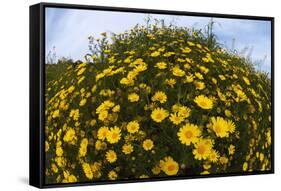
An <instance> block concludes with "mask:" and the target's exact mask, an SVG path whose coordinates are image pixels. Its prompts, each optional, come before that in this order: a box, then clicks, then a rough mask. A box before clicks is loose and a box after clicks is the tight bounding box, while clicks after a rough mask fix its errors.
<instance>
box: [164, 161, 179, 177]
mask: <svg viewBox="0 0 281 191" xmlns="http://www.w3.org/2000/svg"><path fill="white" fill-rule="evenodd" d="M160 168H161V170H162V171H163V172H164V173H165V174H166V175H168V176H173V175H176V174H177V173H178V171H179V165H178V163H177V162H176V161H174V159H173V158H172V157H170V156H168V157H165V158H164V159H163V160H160Z"/></svg>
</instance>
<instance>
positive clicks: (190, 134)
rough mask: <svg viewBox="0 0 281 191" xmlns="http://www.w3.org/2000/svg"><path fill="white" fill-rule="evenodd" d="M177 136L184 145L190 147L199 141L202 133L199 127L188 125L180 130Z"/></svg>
mask: <svg viewBox="0 0 281 191" xmlns="http://www.w3.org/2000/svg"><path fill="white" fill-rule="evenodd" d="M177 135H178V137H179V140H180V142H181V143H182V144H185V145H190V144H191V143H196V142H197V141H198V140H199V137H200V136H201V131H200V129H199V127H198V126H197V125H194V124H191V123H187V124H185V125H184V126H183V127H181V128H180V130H179V132H178V133H177Z"/></svg>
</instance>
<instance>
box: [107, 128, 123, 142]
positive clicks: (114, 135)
mask: <svg viewBox="0 0 281 191" xmlns="http://www.w3.org/2000/svg"><path fill="white" fill-rule="evenodd" d="M120 139H121V130H120V128H119V127H116V126H115V127H112V128H110V130H109V131H108V132H107V134H106V140H107V141H108V142H109V143H111V144H114V143H117V142H118V141H119V140H120Z"/></svg>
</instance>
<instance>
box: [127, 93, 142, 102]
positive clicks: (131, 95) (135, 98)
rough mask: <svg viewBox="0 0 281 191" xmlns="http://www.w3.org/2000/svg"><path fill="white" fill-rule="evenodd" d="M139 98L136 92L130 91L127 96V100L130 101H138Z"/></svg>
mask: <svg viewBox="0 0 281 191" xmlns="http://www.w3.org/2000/svg"><path fill="white" fill-rule="evenodd" d="M139 99H140V97H139V95H138V94H136V93H131V94H129V96H128V100H129V101H130V102H137V101H139Z"/></svg>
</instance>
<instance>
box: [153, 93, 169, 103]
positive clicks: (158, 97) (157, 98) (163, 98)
mask: <svg viewBox="0 0 281 191" xmlns="http://www.w3.org/2000/svg"><path fill="white" fill-rule="evenodd" d="M151 100H152V101H159V102H160V103H165V102H166V101H167V96H166V94H165V93H164V92H162V91H157V92H156V93H155V94H154V95H153V96H152V98H151Z"/></svg>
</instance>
